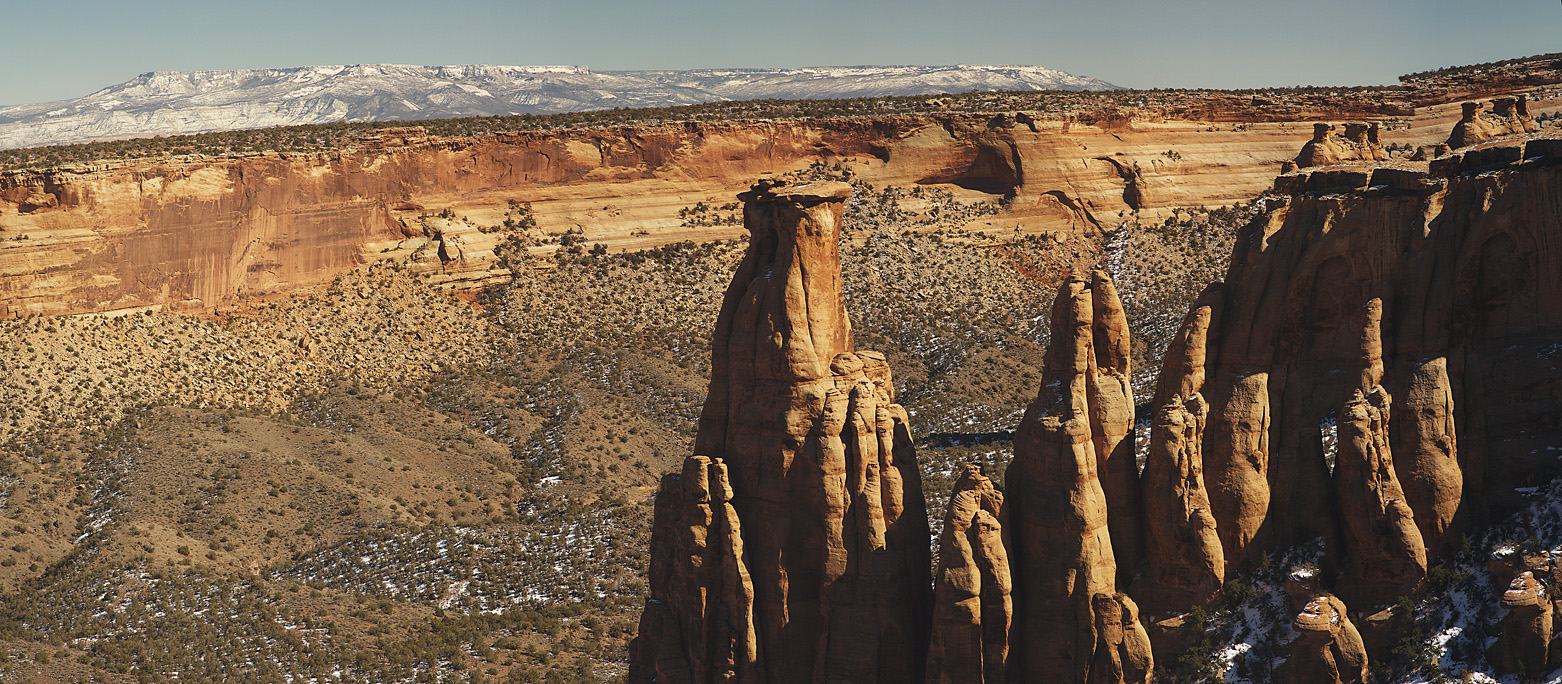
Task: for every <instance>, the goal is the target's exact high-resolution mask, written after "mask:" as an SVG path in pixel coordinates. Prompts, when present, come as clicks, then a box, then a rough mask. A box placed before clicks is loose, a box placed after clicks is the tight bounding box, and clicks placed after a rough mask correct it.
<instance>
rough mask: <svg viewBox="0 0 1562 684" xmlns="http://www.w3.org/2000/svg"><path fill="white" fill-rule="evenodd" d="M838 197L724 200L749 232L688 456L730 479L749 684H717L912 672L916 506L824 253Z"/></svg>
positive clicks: (889, 387) (904, 462)
mask: <svg viewBox="0 0 1562 684" xmlns="http://www.w3.org/2000/svg"><path fill="white" fill-rule="evenodd" d="M850 194H851V187H850V186H848V185H846V184H844V183H810V184H803V185H785V184H780V183H774V182H762V183H761V184H759V185H756V186H754V188H753V189H752V190H750V191H749V192H746V193H743V194H742V195H739V198H740V199H742V200H743V201H744V203H745V206H744V224H745V226H746V227H747V228H748V230H749V232H750V234H751V237H750V242H749V247H748V251H747V252H746V253H745V255H744V257H743V260H742V262H741V263H740V264H739V265H738V269H737V273H736V274H735V275H734V276H733V280H732V285H731V286H730V287H729V288H728V290H727V294H726V297H725V299H724V300H723V303H722V308H721V313H720V315H719V316H718V318H717V321H716V332H715V334H714V336H713V342H712V354H711V383H710V391H709V394H708V396H707V399H706V403H705V409H704V412H703V413H702V415H701V416H700V424H699V432H698V435H697V437H696V439H695V451H696V453H698V454H702V455H707V456H709V457H711V458H716V459H721V460H722V461H723V462H725V463H726V464H727V465H728V467H729V469H730V470H731V481H732V491H733V496H732V505H733V507H734V510H735V511H736V512H737V517H738V518H739V519H741V520H742V528H743V540H742V541H743V548H744V556H743V561H744V566H745V568H746V569H747V570H748V572H749V574H750V576H751V577H752V582H753V587H754V609H753V615H754V624H755V629H756V632H757V635H758V636H757V639H758V648H757V659H758V675H757V676H758V677H762V679H746V678H742V677H738V678H736V679H731V678H729V679H723V680H722V681H728V682H748V681H756V682H757V681H763V682H766V684H792V683H797V684H802V683H804V682H809V683H814V682H853V683H854V684H865V683H869V682H914V681H921V680H922V678H923V669H924V665H925V663H926V657H927V653H926V648H927V646H926V644H927V639H928V625H929V618H930V615H929V614H930V606H931V596H930V591H929V586H930V578H929V566H930V559H929V555H930V554H929V548H928V540H929V532H928V526H927V514H926V505H925V503H924V501H923V498H922V487H921V476H920V474H919V473H918V470H917V465H916V457H915V453H914V451H913V449H912V442H911V437H910V431H909V427H908V420H907V416H906V412H905V410H904V409H902V408H901V407H900V406H899V405H898V404H896V403H894V386H893V383H892V381H891V378H890V372H889V367H888V365H887V364H886V363H885V361H884V357H883V355H880V354H876V353H874V352H866V351H864V352H855V351H854V349H853V343H852V337H851V324H850V322H849V320H848V319H847V316H846V309H845V305H844V300H843V295H842V290H841V273H840V255H839V252H838V241H839V235H840V227H839V222H840V217H841V212H842V208H843V206H844V201H845V199H846V198H847V197H848V196H849V195H850ZM653 554H654V550H653ZM651 598H652V600H653V601H654V600H656V599H658V598H659V597H658V596H657V595H656V593H655V592H654V591H653V593H652V597H651ZM651 603H652V602H648V608H647V612H648V613H649V612H651V610H652V608H653V607H654V606H652V605H651ZM664 603H668V604H669V609H670V610H671V611H672V612H674V613H676V612H677V610H678V609H679V607H678V606H672V605H671V604H670V601H665V600H664ZM642 636H644V633H642ZM690 650H691V652H693V649H690ZM642 657H643V656H642ZM632 681H648V680H643V679H642V680H632ZM696 681H700V682H703V681H708V680H696Z"/></svg>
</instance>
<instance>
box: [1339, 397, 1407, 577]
mask: <svg viewBox="0 0 1562 684" xmlns="http://www.w3.org/2000/svg"><path fill="white" fill-rule="evenodd" d="M1389 404H1390V399H1389V396H1388V392H1387V391H1385V390H1383V388H1381V387H1378V388H1376V389H1374V390H1373V392H1372V393H1371V394H1370V395H1367V396H1365V397H1364V396H1362V393H1361V392H1360V391H1359V390H1358V391H1357V392H1356V393H1355V395H1354V396H1353V397H1352V398H1351V400H1350V401H1348V402H1346V403H1345V405H1344V406H1342V407H1340V410H1339V413H1338V423H1337V425H1338V430H1339V452H1338V455H1337V456H1336V458H1335V467H1334V482H1335V489H1336V491H1337V492H1338V496H1339V502H1340V520H1341V521H1342V523H1343V526H1344V532H1345V552H1346V554H1347V555H1348V556H1349V557H1350V570H1349V572H1348V573H1347V576H1346V578H1345V583H1346V591H1345V593H1346V594H1347V598H1350V599H1351V601H1352V602H1353V603H1355V604H1358V606H1359V607H1370V606H1375V605H1380V604H1383V603H1389V602H1392V601H1394V599H1396V598H1398V597H1400V596H1404V595H1408V594H1412V593H1414V592H1415V591H1416V590H1417V589H1419V588H1420V586H1421V583H1422V581H1423V580H1425V579H1426V567H1427V566H1426V545H1425V544H1424V543H1423V542H1422V541H1421V531H1420V529H1418V528H1417V527H1416V524H1415V518H1414V515H1413V514H1412V513H1411V510H1410V506H1409V504H1407V503H1405V493H1404V490H1403V489H1401V488H1400V486H1399V479H1398V478H1397V477H1395V473H1394V459H1393V456H1392V455H1391V454H1390V452H1389V446H1388V429H1387V423H1388V422H1389V420H1390V410H1389Z"/></svg>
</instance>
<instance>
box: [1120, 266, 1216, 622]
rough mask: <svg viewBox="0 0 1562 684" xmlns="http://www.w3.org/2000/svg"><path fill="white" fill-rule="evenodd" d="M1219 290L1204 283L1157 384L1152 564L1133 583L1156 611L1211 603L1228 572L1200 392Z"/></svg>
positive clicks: (1149, 530)
mask: <svg viewBox="0 0 1562 684" xmlns="http://www.w3.org/2000/svg"><path fill="white" fill-rule="evenodd" d="M1218 296H1219V289H1218V287H1217V288H1212V289H1211V290H1208V291H1206V292H1205V293H1204V294H1203V295H1201V296H1200V298H1199V301H1198V302H1197V303H1195V304H1194V308H1193V310H1192V311H1190V312H1189V313H1188V315H1187V317H1186V318H1184V319H1183V324H1182V328H1181V329H1179V330H1178V332H1177V334H1176V335H1175V336H1174V337H1173V338H1172V343H1171V345H1170V347H1169V348H1168V349H1167V351H1166V356H1165V360H1164V361H1163V362H1162V369H1161V376H1160V378H1158V382H1157V384H1156V392H1155V397H1156V398H1155V406H1156V409H1155V410H1156V413H1155V422H1154V423H1153V425H1152V426H1151V428H1150V452H1149V454H1148V455H1147V456H1146V458H1145V463H1144V493H1143V497H1144V522H1145V526H1144V529H1145V555H1146V560H1147V561H1148V565H1147V568H1146V575H1145V578H1144V582H1145V585H1144V587H1143V588H1142V589H1139V588H1136V589H1135V592H1136V594H1137V595H1138V596H1140V597H1141V599H1144V601H1145V602H1146V603H1147V604H1149V606H1150V607H1151V608H1150V609H1152V610H1155V611H1171V612H1181V611H1183V610H1186V609H1187V608H1190V607H1192V606H1194V605H1199V604H1204V603H1208V602H1209V601H1211V600H1212V599H1214V598H1215V596H1216V595H1217V594H1218V593H1219V591H1220V586H1221V583H1222V581H1223V580H1224V579H1225V572H1226V560H1225V550H1224V549H1223V548H1222V547H1221V543H1220V536H1219V533H1218V532H1217V530H1216V522H1215V517H1214V514H1213V513H1212V512H1211V507H1210V500H1209V493H1208V491H1207V490H1206V489H1205V487H1204V455H1203V446H1204V444H1203V443H1204V428H1205V424H1206V422H1207V420H1208V413H1209V409H1208V407H1207V406H1206V405H1205V403H1204V397H1203V396H1202V395H1200V394H1199V391H1200V390H1202V389H1203V385H1204V362H1205V358H1206V353H1205V346H1206V343H1207V339H1208V334H1209V327H1210V323H1211V321H1212V320H1213V319H1214V308H1215V304H1214V301H1215V300H1216V299H1218ZM1183 393H1186V394H1183ZM1184 397H1187V399H1186V401H1184ZM1152 614H1158V613H1152Z"/></svg>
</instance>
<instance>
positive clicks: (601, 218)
mask: <svg viewBox="0 0 1562 684" xmlns="http://www.w3.org/2000/svg"><path fill="white" fill-rule="evenodd" d="M1206 128H1208V127H1207V126H1206V125H1205V124H1202V123H1197V122H1190V121H1175V120H1174V121H1164V122H1141V123H1138V124H1132V123H1129V122H1127V121H1103V122H1100V123H1099V124H1085V123H1079V122H1065V121H1040V120H1037V119H1032V118H1030V117H1025V116H1020V117H1015V116H1002V117H996V118H990V117H975V116H969V115H948V116H930V115H915V116H912V115H907V116H898V117H878V118H871V119H868V118H864V119H830V120H806V119H805V120H788V121H750V122H729V123H699V124H693V123H690V124H663V125H650V124H648V125H643V126H637V127H625V128H613V129H600V130H581V131H561V132H556V133H528V134H516V135H504V136H498V137H484V138H467V139H432V138H429V137H427V136H422V135H417V134H415V133H416V131H415V130H414V129H407V131H405V132H404V134H401V133H398V134H396V135H390V134H387V135H386V136H385V137H384V139H383V140H379V141H376V142H375V144H373V145H367V146H365V147H364V148H363V149H357V150H342V151H340V152H337V153H333V154H323V155H275V154H267V155H259V156H250V157H242V158H196V159H184V158H180V159H174V158H169V159H164V160H137V161H131V162H112V163H104V164H97V165H90V166H89V165H82V166H76V167H69V168H62V169H54V170H50V171H41V172H11V173H6V174H3V175H0V315H4V316H10V317H15V316H25V315H30V314H39V313H41V314H70V313H83V312H97V311H112V310H125V309H136V308H141V307H170V308H188V309H195V310H205V309H211V308H214V307H219V306H225V305H231V304H234V303H236V302H238V301H241V299H242V298H243V297H245V296H249V295H257V294H269V293H277V292H286V291H290V290H294V289H298V288H307V287H311V286H314V285H317V284H320V283H323V282H327V281H329V280H330V278H331V277H333V276H334V275H335V274H337V273H339V272H341V271H342V270H345V269H347V268H351V267H353V266H356V265H358V264H362V263H366V262H372V261H378V260H385V259H392V260H397V261H402V262H406V263H408V264H409V267H410V268H412V269H413V270H415V271H416V272H420V273H424V274H427V275H429V276H431V277H432V278H434V279H435V280H436V281H437V282H440V283H444V284H447V285H448V286H449V287H455V288H471V287H476V286H478V285H481V284H483V283H486V282H492V281H494V280H496V279H503V278H504V277H505V274H504V273H503V272H501V271H499V270H497V269H495V268H494V266H495V264H496V260H495V258H494V256H493V249H494V247H495V246H496V245H498V244H499V243H500V242H501V241H502V240H503V239H504V238H505V235H503V234H501V233H493V232H482V231H479V230H477V229H476V226H475V225H473V224H476V225H496V224H498V223H500V221H501V216H500V213H501V211H502V208H503V207H504V205H505V203H506V201H508V200H515V201H520V202H530V203H532V205H533V207H534V210H535V212H536V218H537V221H538V223H539V224H540V226H541V228H542V229H543V230H544V231H547V232H553V233H562V232H564V231H566V230H576V231H581V232H583V233H584V237H585V238H586V239H588V240H590V241H591V242H603V243H605V244H607V245H608V246H609V247H610V248H614V249H621V248H643V247H651V246H656V245H659V244H664V243H667V242H675V241H679V240H685V239H695V240H706V239H715V238H726V237H734V236H736V235H738V234H740V229H739V228H738V227H736V226H708V227H686V226H682V225H681V223H682V222H681V220H680V218H679V217H678V211H679V209H681V208H685V207H690V206H693V205H694V204H696V203H698V202H701V201H713V200H714V201H716V202H718V203H725V202H727V201H729V200H730V198H731V196H732V194H734V193H736V192H737V191H739V190H741V189H742V188H744V187H747V185H748V184H749V183H750V182H752V180H753V179H754V178H755V177H759V176H761V175H764V174H767V173H780V172H786V171H793V170H798V169H801V168H804V167H806V166H807V165H808V164H810V163H812V162H815V161H821V160H822V161H826V162H828V163H832V164H833V163H837V162H844V163H845V164H846V165H847V166H849V167H851V168H852V169H853V170H854V171H855V172H856V173H857V176H858V177H859V178H863V179H865V180H867V181H869V182H871V183H873V184H875V185H878V186H880V187H882V186H884V185H890V184H893V185H901V186H909V185H913V184H923V185H937V186H942V187H947V188H951V189H953V190H955V191H956V192H958V193H961V197H962V198H963V199H965V200H966V201H972V200H978V199H985V200H988V201H993V202H996V201H997V200H999V199H1001V198H1005V197H1006V198H1008V200H1009V201H1008V203H1007V206H1006V207H1005V208H1004V209H1003V210H1002V211H1001V212H1000V213H999V215H998V216H996V217H984V218H983V219H982V221H983V223H982V224H981V225H978V226H976V227H978V228H989V229H999V228H1001V229H1003V230H1004V231H1006V232H1012V231H1013V229H1014V228H1016V227H1018V228H1020V229H1021V230H1022V231H1024V232H1037V231H1051V230H1077V231H1086V232H1093V231H1098V230H1101V229H1109V228H1111V227H1115V225H1116V224H1117V223H1118V222H1119V221H1121V220H1122V219H1121V218H1120V216H1119V214H1126V213H1127V212H1132V211H1135V210H1139V211H1141V212H1142V213H1144V214H1145V215H1147V216H1152V217H1153V216H1156V215H1157V212H1161V211H1163V210H1165V209H1168V208H1170V207H1177V206H1190V205H1197V204H1202V205H1208V206H1218V205H1221V204H1226V203H1230V202H1233V201H1237V200H1246V199H1249V198H1251V197H1252V196H1253V195H1254V194H1256V193H1257V192H1259V191H1260V190H1262V189H1263V188H1264V187H1267V185H1268V183H1269V182H1270V179H1272V178H1273V176H1274V174H1275V172H1276V170H1277V169H1278V167H1279V164H1280V163H1281V162H1282V161H1283V160H1285V159H1287V158H1288V157H1290V156H1292V155H1293V154H1294V146H1295V144H1296V141H1295V133H1294V132H1293V131H1291V130H1290V129H1289V128H1288V127H1287V126H1286V125H1285V124H1263V125H1257V126H1255V127H1254V128H1252V129H1246V130H1240V131H1239V130H1235V129H1234V128H1232V127H1229V126H1228V127H1224V128H1223V129H1221V130H1206ZM393 132H394V131H393ZM1173 149H1175V150H1178V152H1177V153H1176V154H1168V152H1169V151H1171V150H1173ZM443 209H451V210H452V211H453V212H454V213H455V214H457V215H459V216H470V217H471V218H472V222H471V223H467V222H461V221H456V222H454V223H451V224H449V225H444V226H430V225H428V222H427V221H424V220H420V218H419V217H420V216H425V215H428V214H434V213H437V212H439V211H441V210H443Z"/></svg>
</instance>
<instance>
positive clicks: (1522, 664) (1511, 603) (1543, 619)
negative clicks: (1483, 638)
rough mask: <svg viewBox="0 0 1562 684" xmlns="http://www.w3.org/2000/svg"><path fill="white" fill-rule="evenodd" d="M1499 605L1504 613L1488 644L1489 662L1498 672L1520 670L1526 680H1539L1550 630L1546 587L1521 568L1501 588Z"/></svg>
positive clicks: (1546, 669) (1547, 665) (1543, 671)
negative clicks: (1494, 640) (1496, 634)
mask: <svg viewBox="0 0 1562 684" xmlns="http://www.w3.org/2000/svg"><path fill="white" fill-rule="evenodd" d="M1502 607H1503V608H1505V609H1507V610H1508V615H1507V616H1506V617H1504V618H1503V620H1502V628H1501V633H1500V636H1499V637H1498V639H1497V643H1496V644H1494V645H1493V646H1492V664H1494V665H1496V666H1497V669H1498V671H1500V672H1504V673H1509V674H1516V673H1523V674H1524V675H1525V676H1526V681H1541V680H1542V679H1543V678H1544V677H1545V674H1546V673H1547V672H1550V671H1551V666H1550V663H1549V661H1548V660H1547V657H1548V655H1549V651H1550V647H1551V634H1552V631H1553V625H1552V610H1551V609H1552V606H1551V600H1550V598H1549V597H1547V596H1546V587H1545V586H1544V585H1542V584H1541V583H1540V581H1539V580H1537V579H1536V578H1535V574H1534V573H1533V572H1530V571H1528V570H1525V571H1522V572H1520V573H1519V574H1518V576H1516V577H1514V578H1513V581H1512V582H1510V583H1509V584H1508V588H1507V590H1506V591H1504V592H1503V594H1502Z"/></svg>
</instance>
